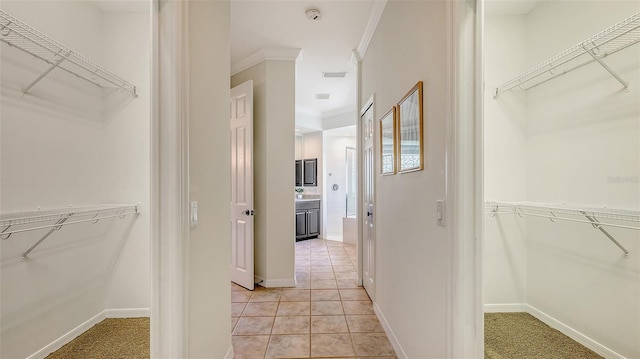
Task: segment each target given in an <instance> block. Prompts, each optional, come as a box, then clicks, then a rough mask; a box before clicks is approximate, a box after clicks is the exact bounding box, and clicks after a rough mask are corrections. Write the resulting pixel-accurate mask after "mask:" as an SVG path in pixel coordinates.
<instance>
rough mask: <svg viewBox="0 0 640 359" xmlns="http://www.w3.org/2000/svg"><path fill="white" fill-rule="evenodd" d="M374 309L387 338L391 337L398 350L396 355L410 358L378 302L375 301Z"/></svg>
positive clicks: (394, 348) (393, 345) (390, 339)
mask: <svg viewBox="0 0 640 359" xmlns="http://www.w3.org/2000/svg"><path fill="white" fill-rule="evenodd" d="M373 311H374V312H375V313H376V316H377V317H378V321H379V322H380V324H381V325H382V329H384V332H385V333H386V334H387V338H389V342H390V343H391V346H392V347H393V350H395V351H396V356H397V357H398V359H408V358H409V357H408V356H407V353H405V352H404V349H402V345H400V342H399V341H398V338H397V337H396V334H395V333H394V332H393V330H392V329H391V326H390V325H389V322H387V318H385V316H384V314H382V309H380V307H379V306H378V303H373Z"/></svg>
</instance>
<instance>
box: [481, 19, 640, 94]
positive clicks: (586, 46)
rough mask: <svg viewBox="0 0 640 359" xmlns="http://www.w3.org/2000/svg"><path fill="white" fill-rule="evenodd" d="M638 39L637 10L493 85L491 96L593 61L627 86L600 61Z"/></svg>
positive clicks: (527, 86) (531, 86) (526, 87)
mask: <svg viewBox="0 0 640 359" xmlns="http://www.w3.org/2000/svg"><path fill="white" fill-rule="evenodd" d="M638 42H640V13H636V14H634V15H632V16H630V17H628V18H627V19H624V20H622V21H621V22H619V23H617V24H615V25H613V26H611V27H609V28H607V29H605V30H603V31H601V32H599V33H597V34H595V35H593V36H591V37H590V38H588V39H586V40H584V41H582V42H580V43H578V44H576V45H574V46H572V47H570V48H568V49H567V50H565V51H563V52H561V53H559V54H557V55H556V56H554V57H552V58H550V59H548V60H546V61H544V62H542V63H540V64H538V65H537V66H535V67H533V68H531V69H530V70H528V71H526V72H524V73H523V74H521V75H519V76H517V77H515V78H513V79H512V80H509V81H507V82H505V83H503V84H502V85H500V86H498V87H497V88H496V91H495V96H494V97H497V96H498V95H500V94H501V93H503V92H506V91H509V90H512V89H514V88H521V89H523V90H528V89H531V88H533V87H536V86H538V85H541V84H543V83H545V82H547V81H550V80H552V79H554V78H556V77H559V76H562V75H564V74H566V73H568V72H571V71H573V70H576V69H578V68H581V67H583V66H585V65H588V64H590V63H593V62H597V63H599V64H600V65H601V66H602V67H604V68H605V70H607V71H608V72H609V73H610V74H611V75H612V76H613V77H615V79H616V80H618V81H619V82H620V83H621V84H622V86H623V87H624V88H625V89H627V88H628V87H629V85H628V84H627V82H626V81H624V80H623V79H622V78H621V77H620V76H619V75H618V74H617V73H615V72H614V71H613V70H612V69H611V68H610V67H609V66H608V65H607V64H606V63H605V62H604V60H605V58H606V57H607V56H609V55H611V54H614V53H616V52H618V51H620V50H623V49H626V48H627V47H629V46H632V45H635V44H637V43H638Z"/></svg>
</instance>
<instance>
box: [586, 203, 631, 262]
mask: <svg viewBox="0 0 640 359" xmlns="http://www.w3.org/2000/svg"><path fill="white" fill-rule="evenodd" d="M581 212H582V214H583V215H584V216H585V218H587V219H588V220H589V222H591V225H592V226H593V228H595V229H599V230H600V232H602V234H604V235H605V236H606V237H607V238H609V239H610V240H611V242H613V244H615V245H616V246H618V248H620V249H621V250H622V251H623V252H624V255H625V256H626V257H628V256H629V251H628V250H627V249H626V248H625V247H624V246H623V245H622V244H620V242H618V241H617V240H616V239H615V238H613V236H612V235H611V234H610V233H609V232H607V230H606V229H604V228H602V226H601V225H600V221H598V219H597V218H595V217H593V216H590V215H589V214H587V213H586V212H584V211H581Z"/></svg>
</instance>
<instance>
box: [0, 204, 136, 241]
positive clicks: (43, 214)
mask: <svg viewBox="0 0 640 359" xmlns="http://www.w3.org/2000/svg"><path fill="white" fill-rule="evenodd" d="M137 213H138V206H137V205H117V204H110V205H100V206H85V207H70V208H64V209H53V210H40V211H29V212H16V213H7V214H2V215H0V227H5V228H6V229H5V228H3V230H2V231H1V233H0V234H1V235H2V236H7V235H10V234H13V233H20V232H26V231H31V230H36V229H42V228H51V227H58V226H60V224H50V222H58V221H60V220H62V219H64V218H72V219H73V220H72V221H67V222H65V223H64V225H67V224H74V223H82V222H89V221H96V220H100V219H105V218H112V217H122V216H127V215H131V214H137ZM7 227H8V228H7ZM13 227H20V228H19V229H13Z"/></svg>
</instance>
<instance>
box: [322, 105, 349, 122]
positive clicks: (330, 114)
mask: <svg viewBox="0 0 640 359" xmlns="http://www.w3.org/2000/svg"><path fill="white" fill-rule="evenodd" d="M348 113H353V114H354V115H355V116H357V113H358V110H357V109H356V107H355V106H346V107H341V108H337V109H335V110H330V111H326V112H323V113H322V119H323V120H324V119H326V118H331V117H336V116H340V115H345V114H348Z"/></svg>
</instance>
